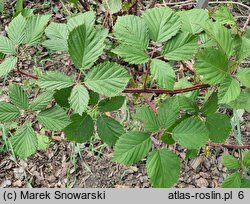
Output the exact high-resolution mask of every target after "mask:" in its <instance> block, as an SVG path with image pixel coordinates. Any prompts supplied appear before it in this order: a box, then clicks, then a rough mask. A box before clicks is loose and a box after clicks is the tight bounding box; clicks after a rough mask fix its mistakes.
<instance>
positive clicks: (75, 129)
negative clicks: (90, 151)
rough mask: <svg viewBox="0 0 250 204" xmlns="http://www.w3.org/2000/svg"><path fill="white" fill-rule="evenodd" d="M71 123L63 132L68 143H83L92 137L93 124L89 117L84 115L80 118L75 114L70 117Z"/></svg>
mask: <svg viewBox="0 0 250 204" xmlns="http://www.w3.org/2000/svg"><path fill="white" fill-rule="evenodd" d="M71 121H72V122H71V123H70V124H69V125H68V126H67V127H66V128H65V129H64V130H63V131H64V133H65V135H66V137H67V139H68V140H69V141H72V142H76V143H84V142H86V141H88V140H89V139H90V138H91V137H92V135H93V131H94V122H93V120H92V118H91V117H90V116H89V115H87V114H86V113H84V114H83V115H82V116H80V115H77V114H75V115H73V116H72V117H71Z"/></svg>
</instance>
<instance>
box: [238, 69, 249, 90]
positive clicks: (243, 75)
mask: <svg viewBox="0 0 250 204" xmlns="http://www.w3.org/2000/svg"><path fill="white" fill-rule="evenodd" d="M236 76H237V78H238V79H239V80H240V82H241V83H242V84H243V85H244V86H246V87H247V88H250V80H249V79H250V68H245V69H243V70H241V71H240V72H238V73H237V75H236Z"/></svg>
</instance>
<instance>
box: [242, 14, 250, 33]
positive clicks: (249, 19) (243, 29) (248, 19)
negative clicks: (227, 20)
mask: <svg viewBox="0 0 250 204" xmlns="http://www.w3.org/2000/svg"><path fill="white" fill-rule="evenodd" d="M249 21H250V14H249V15H248V17H247V20H246V22H245V24H244V26H243V28H242V34H244V33H245V32H246V30H247V26H248V24H249Z"/></svg>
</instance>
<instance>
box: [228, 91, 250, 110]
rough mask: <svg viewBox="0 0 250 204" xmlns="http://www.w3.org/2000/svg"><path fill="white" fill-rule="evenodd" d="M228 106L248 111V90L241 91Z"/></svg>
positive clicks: (249, 106)
mask: <svg viewBox="0 0 250 204" xmlns="http://www.w3.org/2000/svg"><path fill="white" fill-rule="evenodd" d="M229 106H230V107H232V108H235V109H245V110H246V111H248V112H250V92H246V91H245V92H241V93H240V95H239V97H238V98H237V99H236V100H234V101H231V102H230V103H229Z"/></svg>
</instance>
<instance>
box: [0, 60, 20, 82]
mask: <svg viewBox="0 0 250 204" xmlns="http://www.w3.org/2000/svg"><path fill="white" fill-rule="evenodd" d="M16 64H17V58H16V57H13V56H10V57H7V58H6V59H5V60H4V61H3V62H2V64H0V77H2V76H6V75H7V74H8V73H9V72H10V71H11V70H12V69H14V68H15V66H16Z"/></svg>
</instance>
